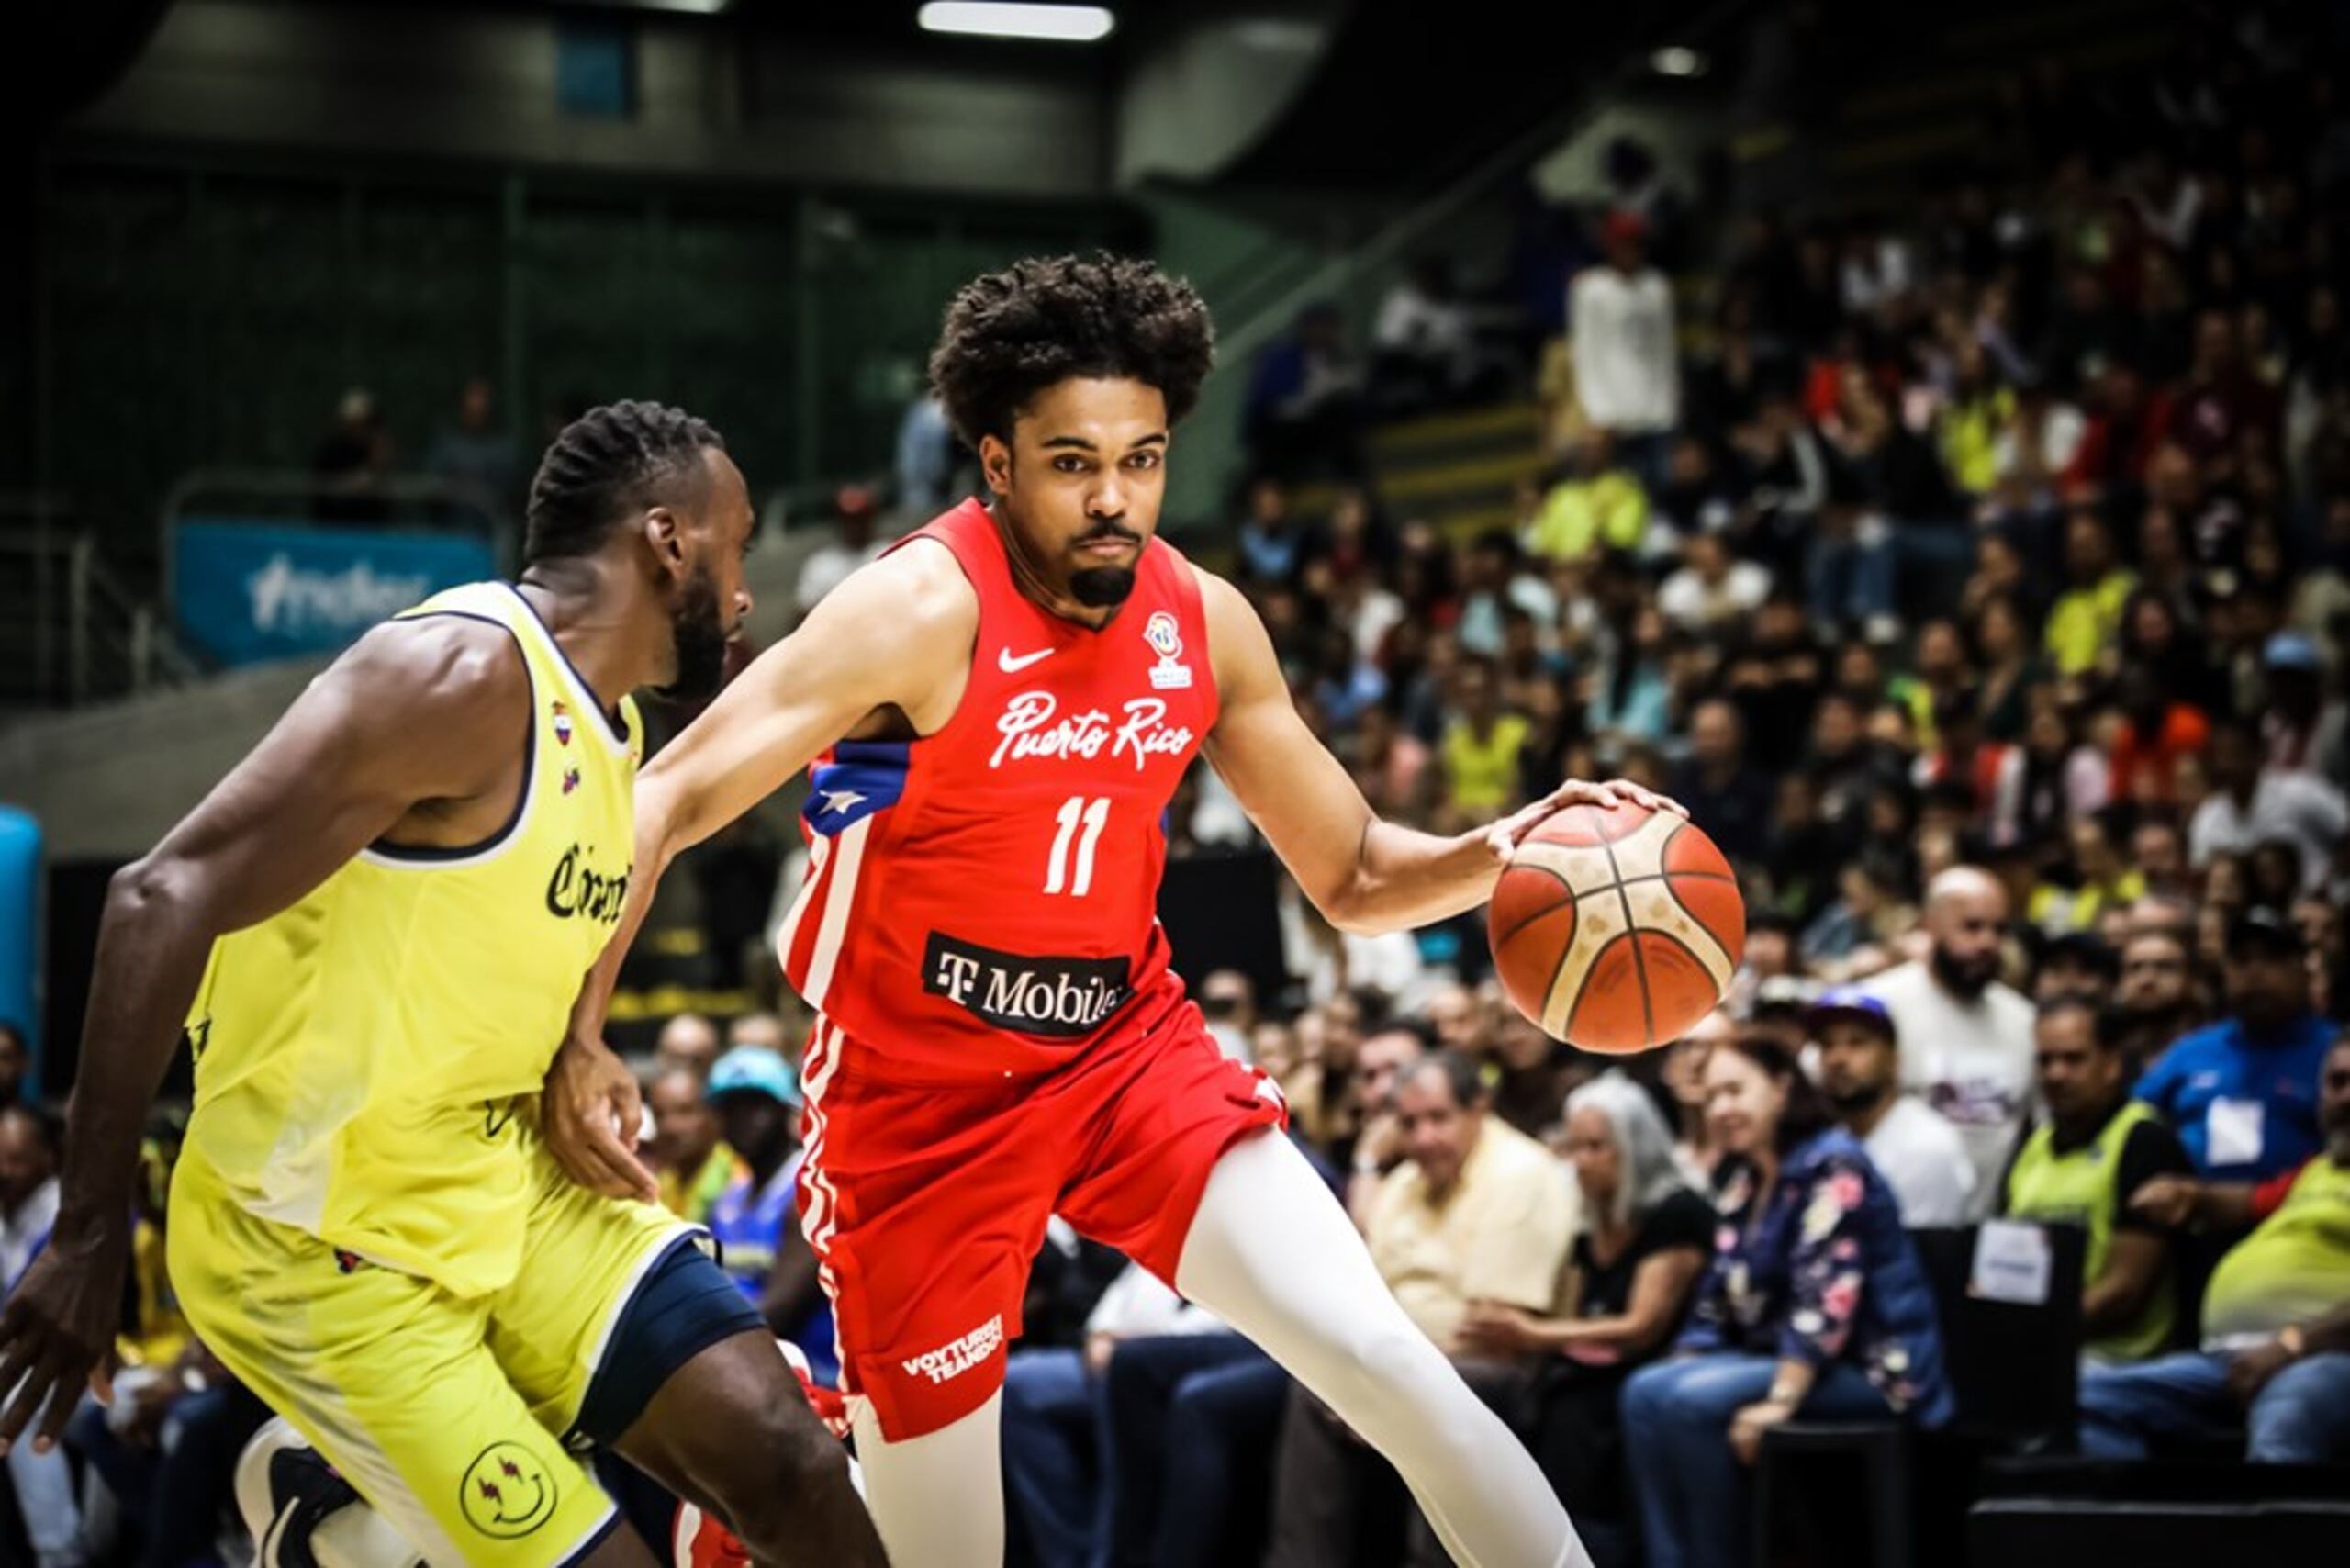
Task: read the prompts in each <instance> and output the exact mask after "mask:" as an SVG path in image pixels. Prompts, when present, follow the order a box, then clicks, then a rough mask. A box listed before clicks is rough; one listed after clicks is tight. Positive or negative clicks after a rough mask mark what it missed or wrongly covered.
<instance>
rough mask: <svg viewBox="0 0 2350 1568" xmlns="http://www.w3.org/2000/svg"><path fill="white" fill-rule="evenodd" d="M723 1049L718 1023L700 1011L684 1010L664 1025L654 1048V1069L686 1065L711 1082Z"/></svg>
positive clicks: (695, 1074) (687, 1068) (696, 1074)
mask: <svg viewBox="0 0 2350 1568" xmlns="http://www.w3.org/2000/svg"><path fill="white" fill-rule="evenodd" d="M719 1049H720V1046H719V1036H718V1025H715V1024H713V1023H711V1021H710V1020H709V1019H707V1018H705V1017H703V1016H702V1015H701V1014H699V1013H680V1014H677V1016H676V1017H674V1018H672V1019H670V1020H669V1021H668V1022H667V1023H666V1024H664V1025H661V1034H660V1037H659V1038H658V1039H657V1040H656V1041H655V1044H654V1047H653V1066H654V1070H655V1071H656V1072H666V1071H667V1070H669V1069H671V1068H683V1069H685V1070H687V1071H688V1072H690V1073H692V1074H693V1075H694V1076H695V1077H696V1078H699V1079H700V1080H701V1081H703V1082H705V1083H707V1082H708V1081H710V1070H711V1067H712V1066H713V1065H715V1064H716V1062H717V1060H718V1055H719Z"/></svg>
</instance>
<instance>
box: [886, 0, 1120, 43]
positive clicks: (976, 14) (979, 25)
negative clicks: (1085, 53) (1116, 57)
mask: <svg viewBox="0 0 2350 1568" xmlns="http://www.w3.org/2000/svg"><path fill="white" fill-rule="evenodd" d="M915 20H917V21H919V22H920V23H921V24H922V26H923V30H924V31H926V32H934V33H974V34H977V35H979V37H982V38H996V39H1051V40H1052V41H1054V42H1056V43H1098V42H1100V41H1101V40H1102V39H1105V38H1108V37H1109V36H1110V30H1111V29H1112V28H1114V27H1116V26H1117V25H1118V18H1117V17H1113V16H1112V15H1111V14H1110V13H1109V12H1108V11H1106V10H1104V9H1103V8H1102V7H1101V6H1008V5H970V4H963V3H960V0H932V3H931V4H929V5H927V6H923V8H922V9H921V11H919V12H918V13H916V15H915Z"/></svg>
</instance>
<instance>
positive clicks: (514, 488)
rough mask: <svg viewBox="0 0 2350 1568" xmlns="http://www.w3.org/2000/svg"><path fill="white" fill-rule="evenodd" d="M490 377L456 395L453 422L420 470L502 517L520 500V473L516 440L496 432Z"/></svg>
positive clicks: (479, 378) (473, 379) (435, 441)
mask: <svg viewBox="0 0 2350 1568" xmlns="http://www.w3.org/2000/svg"><path fill="white" fill-rule="evenodd" d="M496 415H497V405H496V402H495V399H494V398H493V395H492V393H491V391H490V386H489V378H488V377H487V376H485V375H476V376H473V377H470V378H469V379H468V380H467V381H466V382H465V385H464V389H463V390H462V391H461V392H459V394H458V396H457V418H456V420H455V422H454V423H453V424H449V425H444V426H442V429H441V431H440V433H438V434H437V435H435V436H434V437H433V438H432V445H431V449H430V450H429V451H427V452H426V454H425V457H424V471H425V472H426V473H428V474H430V475H431V476H433V477H434V478H436V479H440V480H442V482H444V483H446V484H447V485H449V486H450V487H452V488H453V489H455V490H457V491H459V492H460V493H461V494H463V495H464V497H465V498H466V499H468V500H470V501H472V502H473V503H474V504H476V506H479V507H481V508H483V509H484V510H487V511H488V512H489V513H490V514H491V515H492V516H493V517H497V518H500V519H506V518H510V517H512V516H513V515H514V513H515V510H516V507H515V503H516V502H517V501H518V500H520V498H521V482H520V481H521V472H520V460H519V458H518V455H517V454H516V453H515V450H514V438H513V437H512V436H510V435H509V434H507V433H506V432H505V431H502V430H499V429H498V424H497V418H496Z"/></svg>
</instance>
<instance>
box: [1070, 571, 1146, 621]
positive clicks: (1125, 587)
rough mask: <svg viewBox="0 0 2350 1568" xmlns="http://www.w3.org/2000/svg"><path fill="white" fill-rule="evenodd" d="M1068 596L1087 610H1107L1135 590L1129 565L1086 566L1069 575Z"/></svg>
mask: <svg viewBox="0 0 2350 1568" xmlns="http://www.w3.org/2000/svg"><path fill="white" fill-rule="evenodd" d="M1134 591H1135V573H1134V568H1133V567H1131V566H1086V567H1083V568H1081V569H1080V570H1078V571H1076V572H1073V573H1071V574H1070V576H1069V597H1070V598H1072V599H1076V600H1077V602H1078V603H1080V604H1081V605H1083V606H1085V608H1086V609H1088V610H1109V609H1113V608H1114V607H1116V606H1118V605H1121V604H1124V603H1125V602H1126V596H1127V595H1128V594H1130V593H1132V592H1134Z"/></svg>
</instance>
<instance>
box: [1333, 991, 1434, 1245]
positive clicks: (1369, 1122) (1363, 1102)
mask: <svg viewBox="0 0 2350 1568" xmlns="http://www.w3.org/2000/svg"><path fill="white" fill-rule="evenodd" d="M1429 1048H1430V1047H1429V1045H1428V1039H1427V1032H1426V1030H1425V1028H1424V1027H1422V1026H1420V1025H1413V1024H1407V1023H1401V1022H1394V1023H1388V1024H1383V1025H1380V1026H1379V1027H1378V1028H1376V1029H1374V1030H1372V1031H1371V1033H1370V1034H1368V1035H1366V1036H1363V1040H1362V1043H1361V1045H1360V1046H1358V1047H1356V1049H1355V1056H1354V1067H1353V1077H1352V1079H1351V1081H1350V1082H1349V1086H1348V1093H1349V1099H1348V1128H1349V1130H1348V1133H1347V1135H1346V1136H1345V1137H1343V1138H1342V1139H1339V1140H1337V1141H1334V1142H1333V1144H1331V1145H1330V1146H1329V1148H1328V1150H1327V1152H1328V1154H1329V1156H1330V1158H1331V1159H1332V1160H1333V1162H1334V1163H1335V1162H1337V1160H1339V1159H1344V1160H1345V1163H1344V1164H1341V1165H1339V1167H1338V1168H1339V1169H1340V1170H1346V1171H1348V1172H1349V1173H1350V1174H1349V1177H1348V1182H1347V1188H1346V1197H1347V1209H1348V1213H1350V1214H1352V1215H1354V1216H1355V1224H1356V1226H1358V1227H1360V1226H1366V1225H1368V1224H1369V1223H1370V1216H1371V1210H1372V1209H1373V1208H1374V1207H1375V1206H1376V1205H1377V1204H1378V1201H1379V1192H1380V1187H1381V1185H1382V1183H1383V1182H1385V1181H1386V1180H1387V1179H1388V1178H1389V1177H1390V1176H1393V1174H1394V1173H1395V1171H1396V1169H1397V1167H1399V1166H1401V1165H1402V1164H1403V1163H1404V1159H1405V1158H1406V1156H1405V1153H1404V1120H1403V1115H1402V1113H1401V1112H1399V1111H1398V1110H1397V1108H1396V1103H1395V1092H1396V1090H1397V1089H1398V1088H1399V1087H1401V1086H1402V1084H1403V1081H1404V1079H1406V1078H1408V1077H1409V1076H1410V1075H1411V1074H1412V1072H1413V1071H1414V1070H1416V1069H1417V1068H1418V1066H1419V1065H1420V1059H1421V1058H1423V1057H1425V1056H1427V1054H1428V1051H1429Z"/></svg>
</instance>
